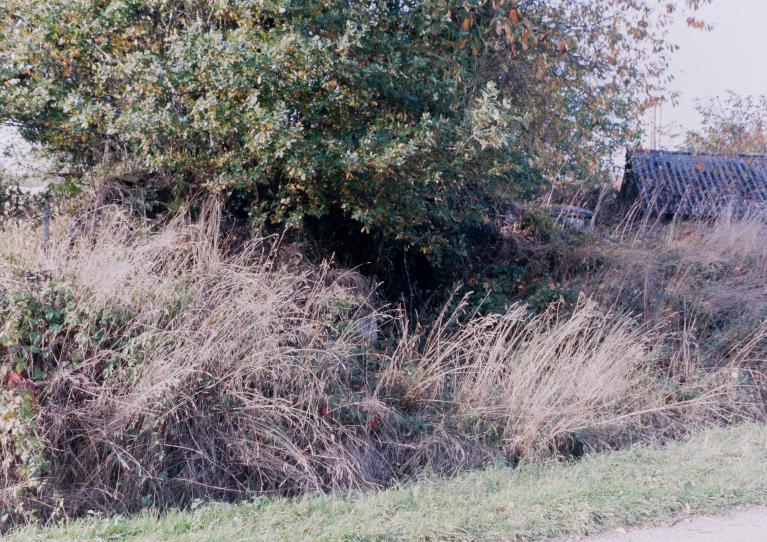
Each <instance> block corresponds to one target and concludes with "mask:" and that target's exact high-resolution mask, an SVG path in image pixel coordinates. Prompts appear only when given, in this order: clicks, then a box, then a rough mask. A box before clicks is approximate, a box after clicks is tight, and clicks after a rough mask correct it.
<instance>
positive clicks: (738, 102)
mask: <svg viewBox="0 0 767 542" xmlns="http://www.w3.org/2000/svg"><path fill="white" fill-rule="evenodd" d="M696 109H697V110H698V113H699V114H700V120H701V125H700V128H699V129H697V130H691V131H689V132H687V134H686V135H685V141H684V147H685V148H686V149H687V150H688V151H690V152H695V153H706V154H738V153H745V154H767V96H740V95H738V94H734V93H729V94H728V95H727V96H726V97H724V98H712V99H710V100H707V101H703V102H699V103H698V104H697V107H696Z"/></svg>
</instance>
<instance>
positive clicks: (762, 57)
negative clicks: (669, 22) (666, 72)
mask: <svg viewBox="0 0 767 542" xmlns="http://www.w3.org/2000/svg"><path fill="white" fill-rule="evenodd" d="M698 18H700V19H703V20H704V21H705V22H707V23H709V24H711V25H713V26H714V29H713V30H712V31H710V32H703V31H700V30H695V29H693V28H690V27H688V26H687V24H686V23H685V21H679V22H678V23H677V24H676V25H675V26H674V27H673V28H672V29H671V34H670V40H671V41H672V42H674V43H676V44H678V45H679V46H681V49H680V50H679V51H677V52H676V53H675V54H674V56H673V58H672V60H671V67H670V69H671V73H672V74H673V75H674V77H675V80H674V82H673V83H672V87H673V88H674V90H676V91H678V92H680V94H681V95H680V97H679V102H680V103H679V105H678V106H677V107H672V106H671V105H670V104H667V105H666V106H664V108H663V125H664V135H663V137H662V138H661V141H660V145H659V146H661V147H664V148H674V147H675V145H676V143H677V142H678V139H679V138H678V137H677V138H673V137H671V135H672V134H675V133H676V134H679V133H680V132H682V131H683V129H684V128H694V127H695V126H697V124H698V115H697V113H696V111H695V100H696V99H705V98H713V97H716V96H724V95H726V93H727V91H728V90H731V91H733V92H735V93H737V94H743V95H767V0H714V3H713V4H711V5H709V6H706V7H704V8H702V9H701V11H700V13H699V16H698Z"/></svg>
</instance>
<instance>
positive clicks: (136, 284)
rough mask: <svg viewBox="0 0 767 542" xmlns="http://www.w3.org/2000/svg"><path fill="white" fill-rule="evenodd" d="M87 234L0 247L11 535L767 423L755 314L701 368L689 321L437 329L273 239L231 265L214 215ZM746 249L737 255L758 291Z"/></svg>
mask: <svg viewBox="0 0 767 542" xmlns="http://www.w3.org/2000/svg"><path fill="white" fill-rule="evenodd" d="M76 224H79V226H78V227H77V228H76V230H73V228H72V223H70V222H69V221H61V222H60V223H55V224H54V225H53V232H52V239H51V243H50V246H49V247H48V251H47V257H42V251H41V250H40V247H39V244H38V242H37V241H36V240H37V239H39V232H37V231H34V228H33V226H32V225H31V224H30V223H28V222H24V221H21V222H18V223H16V224H9V225H8V227H7V228H6V235H4V236H3V237H2V239H0V249H1V250H2V254H3V259H2V264H1V267H0V281H1V282H0V290H1V291H2V304H1V305H0V310H1V311H2V321H3V328H2V343H0V345H1V346H0V348H2V355H3V358H4V360H5V361H4V363H3V365H2V371H3V372H2V378H3V380H4V382H5V387H4V389H3V390H2V395H1V396H0V397H1V398H2V408H3V418H2V419H3V428H2V429H3V431H2V438H3V441H2V453H3V463H2V465H3V467H2V468H3V470H2V472H0V475H2V481H3V487H4V489H3V492H2V495H1V498H2V499H3V504H4V507H5V508H6V509H7V510H8V511H9V512H8V513H7V515H5V516H4V519H3V521H4V522H6V525H9V524H13V523H19V522H25V521H33V520H38V519H57V518H62V517H65V516H77V515H80V514H84V513H86V512H87V511H89V510H97V511H102V512H105V513H114V512H119V513H124V512H133V511H136V510H138V509H140V508H143V507H147V506H152V507H158V508H163V507H168V506H182V507H183V506H188V505H191V504H192V503H194V502H196V501H197V500H198V499H203V500H204V499H214V500H226V501H233V500H246V499H249V498H251V497H253V496H254V495H282V496H292V495H297V494H300V493H305V492H312V491H327V490H348V489H356V488H363V487H378V486H382V485H388V484H392V483H399V482H402V481H407V480H411V479H413V478H417V477H421V476H424V475H435V474H438V475H445V474H453V473H456V472H458V471H460V470H462V469H466V468H470V467H480V466H484V465H489V464H498V463H502V464H507V465H509V464H515V463H517V462H518V461H520V460H526V459H533V458H544V457H548V456H551V455H566V456H580V455H582V454H583V453H584V452H587V451H594V450H601V449H607V448H611V447H617V446H623V445H626V444H628V443H631V442H634V441H636V440H643V439H658V438H668V437H673V436H678V435H681V434H684V433H685V432H687V431H688V430H689V429H690V428H693V427H696V426H699V425H703V424H708V423H731V422H733V421H737V420H743V419H754V418H760V417H762V415H763V410H764V401H763V398H762V394H763V392H764V388H763V377H762V376H761V371H762V370H763V366H762V361H761V360H763V359H764V325H763V324H760V325H756V326H752V327H751V328H748V329H746V328H745V327H744V326H745V324H743V322H753V320H751V319H750V316H749V319H747V320H743V321H741V320H737V318H739V317H740V316H738V315H739V314H740V313H733V315H732V316H731V319H730V322H731V323H732V325H737V327H738V328H739V329H740V328H741V327H743V328H744V335H742V336H733V337H732V339H731V340H730V342H729V343H726V348H724V350H723V352H724V354H723V355H722V356H721V357H719V358H718V359H717V360H716V363H710V362H708V361H706V360H704V359H703V358H701V357H696V356H691V355H689V353H690V352H695V351H696V350H695V348H696V346H697V345H696V343H695V342H694V341H692V339H691V337H690V336H689V335H684V334H678V333H677V329H676V327H675V325H676V324H675V322H677V320H676V319H675V318H676V316H675V313H670V314H669V315H660V314H658V315H645V316H642V315H641V314H637V313H635V314H634V315H632V314H631V313H627V312H625V311H624V310H623V309H622V308H621V307H620V306H617V305H616V304H615V302H613V303H612V305H613V308H612V309H611V308H610V307H611V304H610V303H608V302H607V299H608V298H607V297H605V296H606V294H605V291H607V290H604V291H603V290H594V291H592V292H591V294H592V295H593V299H589V298H586V297H582V298H581V299H580V300H579V301H577V302H576V303H575V304H573V305H572V306H569V307H568V306H565V305H562V304H561V303H554V304H552V305H551V306H550V307H549V308H548V309H546V310H544V311H543V312H542V313H540V314H536V313H534V312H531V311H530V309H529V308H528V307H526V306H524V305H511V306H510V307H508V308H507V309H506V310H505V311H503V312H501V313H498V314H490V315H487V316H480V315H478V314H471V313H468V314H467V313H466V312H465V311H464V310H463V308H462V307H463V305H461V304H459V307H458V309H456V310H455V311H453V310H450V311H447V312H445V313H444V314H443V315H442V317H440V318H437V319H436V321H434V322H433V323H430V324H429V325H426V326H423V325H420V324H419V323H417V322H410V321H408V320H407V318H406V316H405V315H404V314H403V313H401V312H399V311H397V310H395V309H392V308H386V307H380V306H378V304H377V303H376V300H375V295H374V292H372V291H371V289H370V287H369V285H368V283H367V281H365V280H364V279H362V277H360V276H358V275H356V274H354V273H351V272H348V271H343V270H337V269H333V268H332V267H329V266H319V267H313V266H311V265H307V264H306V263H302V262H301V261H300V259H299V260H297V259H296V258H294V257H293V255H292V253H286V251H284V250H281V249H280V248H279V245H277V246H276V247H274V246H271V244H270V241H269V240H268V239H254V240H252V241H251V243H250V244H247V245H246V246H245V247H243V246H239V245H238V247H237V250H236V251H235V252H231V251H230V250H228V247H227V244H228V241H227V239H226V238H225V237H222V236H221V231H222V230H221V228H220V223H219V216H218V210H217V208H216V207H215V206H212V207H209V208H208V209H207V211H206V212H205V213H204V215H203V216H202V217H198V218H197V219H196V220H195V221H191V220H190V219H189V218H188V217H186V216H184V215H180V216H179V217H178V218H177V219H176V220H174V221H171V222H170V223H168V224H167V225H165V226H163V227H158V226H157V224H154V223H142V222H139V221H136V220H135V219H134V218H130V217H129V216H127V215H126V214H125V213H124V212H122V211H119V210H117V209H102V210H99V211H96V212H94V213H91V214H87V215H86V216H85V218H84V219H83V220H81V221H80V222H76ZM759 224H760V223H759V222H755V221H748V222H738V223H733V222H722V223H721V225H717V224H714V225H713V226H711V225H701V226H700V227H701V228H709V227H715V228H726V227H734V228H751V229H753V230H754V231H758V228H759V227H762V228H764V226H763V225H762V226H759ZM30 228H32V229H30ZM73 231H74V234H73ZM701 231H702V230H701ZM709 233H710V232H709ZM689 238H690V237H689V236H687V237H685V239H689ZM692 239H698V242H700V243H703V242H707V241H706V240H707V239H709V237H707V236H702V235H701V236H700V237H698V238H695V237H693V238H692ZM744 239H746V240H748V239H751V237H745V236H742V235H737V236H736V235H733V236H731V237H730V242H731V243H732V246H729V248H727V251H729V252H728V253H731V255H732V257H733V258H735V260H742V262H743V265H744V266H747V268H748V273H749V275H748V276H749V277H750V279H751V280H754V281H755V280H759V277H760V276H761V277H764V274H763V273H764V270H765V267H764V265H763V263H764V262H765V257H764V250H763V248H762V247H761V245H759V244H756V243H750V242H749V243H746V244H744V245H738V244H737V243H739V242H740V241H742V240H744ZM705 254H706V255H707V256H710V254H711V252H710V250H709V251H706V252H705ZM735 260H733V261H735ZM748 266H750V267H748ZM744 269H745V267H744ZM608 270H609V266H608V267H606V268H605V269H604V272H607V271H608ZM759 273H762V275H759ZM716 276H719V275H711V276H709V275H707V274H705V273H704V274H703V275H701V279H705V277H709V279H711V277H716ZM763 283H764V282H762V284H763ZM600 284H601V285H603V286H605V287H606V286H607V285H609V283H608V282H607V281H604V280H603V281H600ZM584 291H586V292H588V291H589V290H588V289H587V288H586V287H584ZM600 296H602V298H601V299H600ZM621 299H628V298H625V296H624V297H621ZM687 299H691V298H690V297H689V296H688V298H687ZM688 314H693V313H688ZM747 314H748V315H750V314H751V313H747ZM645 318H646V320H645ZM739 322H740V323H739Z"/></svg>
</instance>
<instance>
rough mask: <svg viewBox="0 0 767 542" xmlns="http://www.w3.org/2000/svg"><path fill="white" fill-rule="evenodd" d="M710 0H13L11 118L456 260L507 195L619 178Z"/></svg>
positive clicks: (6, 17)
mask: <svg viewBox="0 0 767 542" xmlns="http://www.w3.org/2000/svg"><path fill="white" fill-rule="evenodd" d="M701 1H706V0H676V1H663V2H658V1H655V0H526V1H523V0H519V1H517V0H364V1H358V0H320V1H316V0H311V1H309V0H50V1H47V2H40V1H39V0H5V1H4V2H3V4H2V7H0V122H2V121H4V122H10V123H13V124H15V125H17V126H18V127H20V128H21V130H22V133H23V134H24V136H25V137H26V138H27V139H29V140H31V141H35V142H40V143H44V144H45V145H47V146H48V147H49V148H51V149H53V150H54V151H57V152H58V153H60V154H61V155H63V156H65V157H67V158H68V160H69V161H70V162H71V163H72V164H75V165H76V166H77V167H78V168H79V169H78V170H79V171H81V172H83V173H86V172H88V171H91V170H92V169H93V168H95V167H98V166H103V165H105V164H106V165H110V164H114V163H122V164H127V165H128V166H129V167H132V168H134V169H135V168H138V169H141V170H144V171H147V172H151V173H153V174H159V175H162V176H164V177H165V178H167V179H170V180H171V181H170V182H172V184H173V186H174V188H176V189H177V190H178V191H179V192H184V191H186V190H188V189H191V190H195V191H197V190H206V191H213V192H224V193H227V194H229V195H230V196H233V195H235V194H236V195H237V197H238V198H240V199H241V200H244V201H245V202H246V208H247V210H248V212H249V213H250V215H251V217H252V219H253V220H255V221H256V222H271V223H277V224H297V223H300V222H302V221H304V220H305V219H306V218H307V217H314V218H318V219H322V218H323V217H328V216H334V217H336V218H337V217H343V218H344V219H345V220H347V221H348V222H349V223H351V224H352V225H353V226H354V227H355V228H359V230H361V231H362V232H365V233H366V234H367V233H369V234H371V235H372V236H374V237H376V238H381V239H383V238H386V239H396V240H399V241H400V242H401V243H403V244H404V245H405V246H409V247H415V248H417V249H419V250H420V251H421V252H423V253H425V254H427V255H430V256H431V257H434V258H435V259H437V256H438V255H439V254H440V253H441V252H442V251H443V250H444V249H445V248H447V247H451V246H454V245H455V244H456V243H457V242H458V239H459V238H458V237H457V236H456V235H455V231H456V228H457V225H458V224H459V223H461V222H463V221H466V220H469V221H480V220H481V219H482V215H483V213H486V211H487V209H488V208H489V207H491V206H492V205H493V202H494V201H496V200H497V198H499V197H503V198H510V197H523V196H526V195H529V194H530V193H533V192H534V191H535V190H536V189H537V188H539V187H540V186H541V185H542V184H545V183H547V182H552V181H553V180H561V179H584V178H588V177H589V176H594V175H597V174H598V173H599V171H600V168H601V165H602V160H603V157H604V156H606V155H607V154H609V152H610V150H611V149H613V148H615V147H616V146H618V145H621V144H623V143H625V142H626V141H627V140H629V139H630V138H632V137H633V136H634V135H635V131H634V130H635V128H636V126H637V124H636V119H638V118H639V113H640V111H641V110H642V108H643V107H645V106H646V105H648V104H649V103H651V102H652V101H653V100H656V99H658V98H660V97H661V96H662V94H663V88H662V87H663V83H664V80H663V79H661V77H660V75H661V74H662V73H663V71H664V68H665V67H666V65H667V60H668V54H669V53H670V52H671V51H672V50H673V49H674V47H673V45H671V44H668V43H667V42H666V39H665V38H666V33H665V30H664V29H665V26H666V25H667V24H668V23H669V22H670V21H671V20H672V18H673V17H675V16H677V15H678V13H679V10H681V9H688V8H695V7H697V5H698V4H699V3H701ZM691 23H692V24H697V21H696V20H694V19H691Z"/></svg>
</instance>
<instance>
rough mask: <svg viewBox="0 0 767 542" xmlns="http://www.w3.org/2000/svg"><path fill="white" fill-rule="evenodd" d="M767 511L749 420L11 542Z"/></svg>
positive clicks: (537, 532)
mask: <svg viewBox="0 0 767 542" xmlns="http://www.w3.org/2000/svg"><path fill="white" fill-rule="evenodd" d="M765 504H767V427H765V426H757V425H745V426H740V427H734V428H729V429H716V430H709V431H705V432H702V433H699V434H698V435H696V436H695V437H693V438H692V439H690V440H688V441H686V442H679V443H673V444H670V445H668V446H666V447H663V448H651V447H644V446H636V447H634V448H631V449H629V450H625V451H621V452H615V453H606V454H594V455H591V456H589V457H586V458H585V459H584V460H582V461H579V462H577V463H572V464H549V465H544V466H532V465H527V466H523V467H520V468H518V469H516V470H514V471H511V470H508V469H490V470H486V471H481V472H473V473H468V474H465V475H462V476H460V477H458V478H456V479H453V480H430V481H424V482H421V483H418V484H413V485H409V486H406V487H401V488H393V489H390V490H387V491H382V492H369V493H358V494H349V495H328V496H312V497H306V498H302V499H295V500H284V499H263V500H260V501H258V502H253V503H247V504H240V505H223V504H211V505H206V506H203V507H200V508H198V509H196V510H191V511H184V512H169V513H166V514H163V515H159V516H158V515H157V514H154V513H151V512H145V513H143V514H140V515H137V516H133V517H130V518H111V519H97V518H92V519H87V520H80V521H74V522H70V523H68V524H64V525H59V526H55V527H51V528H46V529H39V530H35V529H26V530H23V531H20V532H18V533H16V534H15V535H13V536H11V537H10V540H11V541H13V542H17V541H22V540H24V541H28V540H62V541H63V540H66V541H70V540H94V541H95V540H104V541H107V540H108V541H138V540H151V541H154V540H158V541H159V540H164V541H174V542H176V541H177V542H180V541H185V542H186V541H214V542H224V541H230V540H232V541H235V540H237V541H240V540H246V541H256V540H263V541H277V540H286V541H296V540H327V541H334V542H335V541H340V540H343V541H363V540H365V541H368V540H370V541H372V540H376V541H384V540H422V541H433V540H540V539H545V538H549V537H554V536H558V535H564V534H573V535H574V534H591V533H596V532H599V531H603V530H605V529H609V528H613V527H618V526H636V525H644V524H657V523H662V522H664V521H667V520H669V519H671V518H674V517H678V516H681V515H686V514H695V513H713V512H717V511H721V510H724V509H727V508H732V507H736V506H745V505H765Z"/></svg>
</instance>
